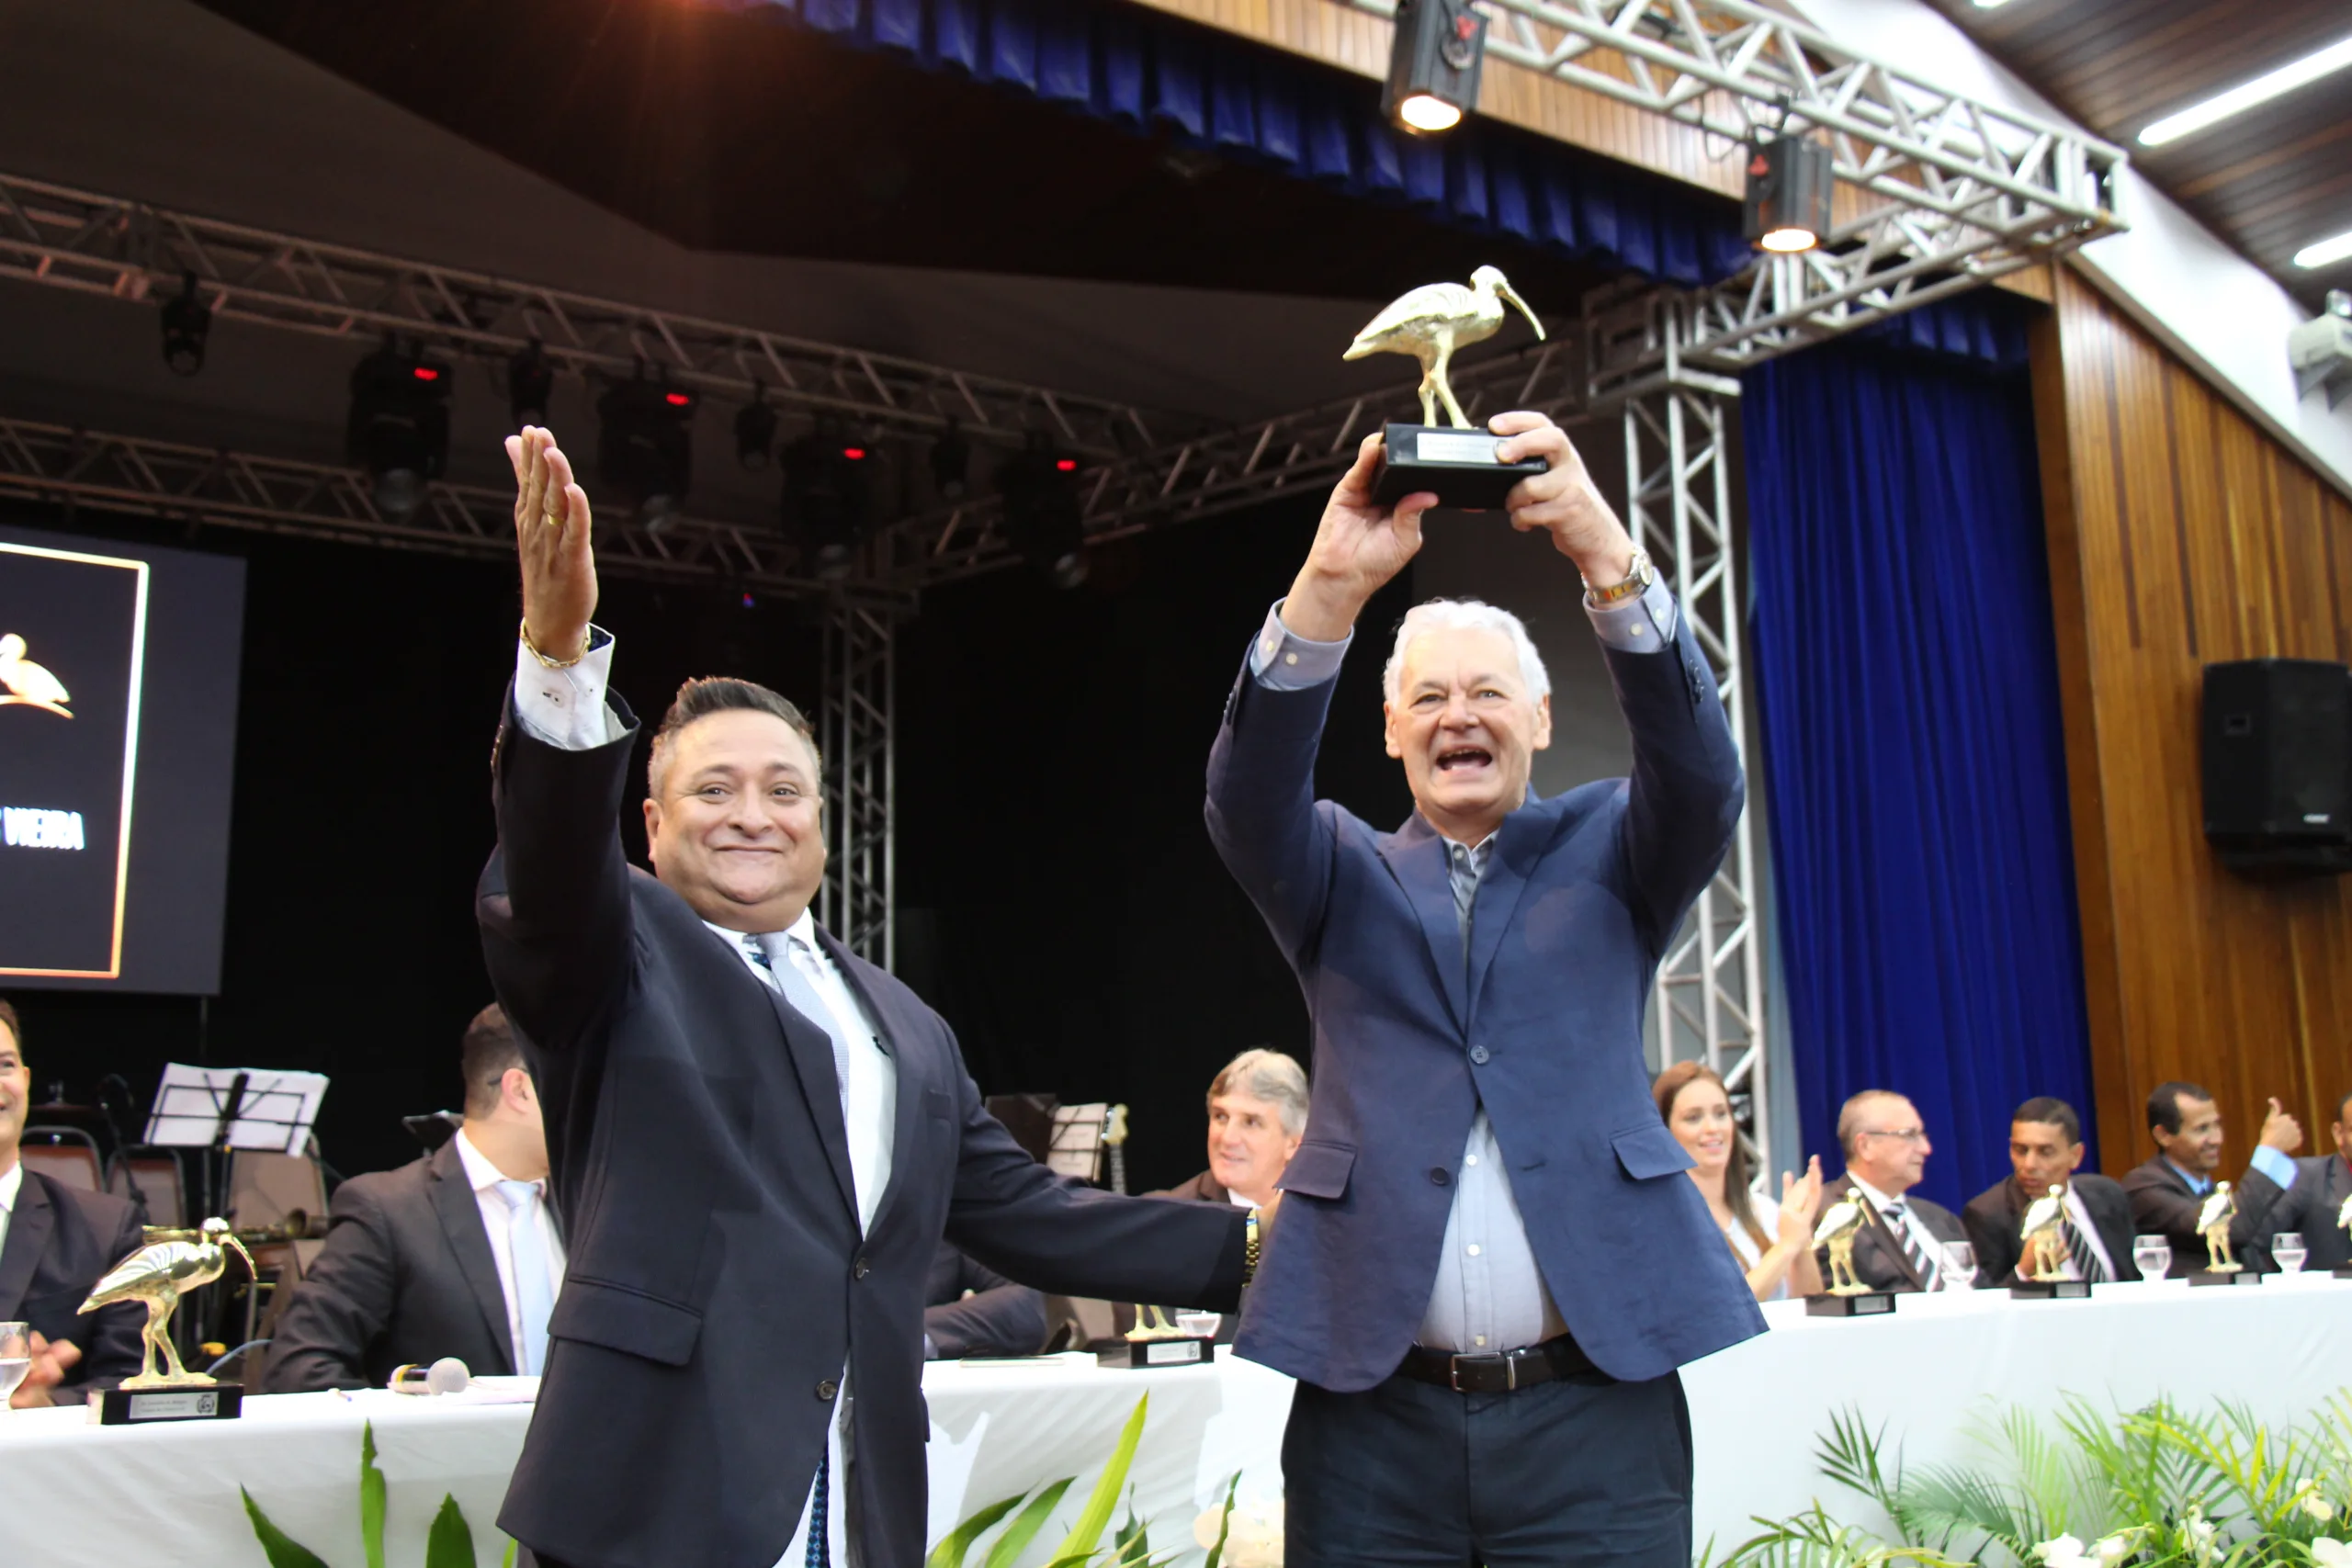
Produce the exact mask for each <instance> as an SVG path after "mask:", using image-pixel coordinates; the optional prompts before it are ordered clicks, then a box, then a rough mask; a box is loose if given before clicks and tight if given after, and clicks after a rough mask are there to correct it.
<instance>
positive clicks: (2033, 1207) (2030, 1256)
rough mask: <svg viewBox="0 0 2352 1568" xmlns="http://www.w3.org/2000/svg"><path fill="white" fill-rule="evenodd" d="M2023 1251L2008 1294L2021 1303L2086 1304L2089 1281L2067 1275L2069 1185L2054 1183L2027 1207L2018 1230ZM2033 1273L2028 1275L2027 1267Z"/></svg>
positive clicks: (2089, 1286)
mask: <svg viewBox="0 0 2352 1568" xmlns="http://www.w3.org/2000/svg"><path fill="white" fill-rule="evenodd" d="M2018 1239H2019V1240H2020V1241H2021V1242H2022V1243H2023V1246H2024V1250H2023V1251H2021V1252H2019V1253H2018V1277H2017V1280H2015V1282H2013V1283H2012V1284H2011V1285H2010V1286H2009V1295H2010V1296H2011V1297H2012V1298H2013V1299H2015V1300H2018V1301H2038V1302H2057V1301H2067V1302H2073V1301H2087V1300H2088V1299H2089V1298H2090V1293H2091V1285H2090V1281H2089V1280H2074V1279H2069V1278H2068V1277H2067V1275H2066V1184H2065V1183H2064V1182H2063V1181H2053V1182H2052V1183H2051V1184H2050V1190H2048V1191H2046V1192H2044V1193H2043V1194H2042V1195H2041V1197H2039V1198H2036V1199H2035V1200H2034V1201H2032V1202H2030V1203H2028V1204H2027V1205H2026V1206H2025V1219H2024V1221H2023V1223H2022V1224H2020V1225H2019V1227H2018ZM2028 1264H2031V1265H2032V1266H2033V1271H2032V1272H2031V1273H2028V1272H2027V1271H2026V1266H2027V1265H2028Z"/></svg>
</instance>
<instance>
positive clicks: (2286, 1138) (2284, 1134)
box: [2262, 1095, 2303, 1155]
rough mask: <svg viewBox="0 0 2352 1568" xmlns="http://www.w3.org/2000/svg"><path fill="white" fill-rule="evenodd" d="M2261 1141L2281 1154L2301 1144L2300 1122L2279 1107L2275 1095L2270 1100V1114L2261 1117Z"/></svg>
mask: <svg viewBox="0 0 2352 1568" xmlns="http://www.w3.org/2000/svg"><path fill="white" fill-rule="evenodd" d="M2262 1141H2263V1142H2264V1143H2266V1144H2268V1145H2270V1146H2271V1147H2272V1148H2274V1149H2277V1150H2278V1152H2279V1153H2280V1154H2283V1155H2290V1154H2293V1153H2294V1152H2295V1151H2296V1150H2297V1149H2300V1148H2301V1147H2302V1146H2303V1125H2302V1123H2301V1122H2298V1121H2296V1120H2295V1119H2294V1118H2293V1117H2292V1116H2290V1115H2288V1114H2287V1112H2286V1111H2284V1110H2283V1109H2281V1108H2280V1106H2279V1104H2278V1097H2277V1096H2276V1095H2273V1096H2272V1097H2271V1100H2270V1114H2269V1115H2267V1116H2266V1117H2264V1118H2263V1119H2262Z"/></svg>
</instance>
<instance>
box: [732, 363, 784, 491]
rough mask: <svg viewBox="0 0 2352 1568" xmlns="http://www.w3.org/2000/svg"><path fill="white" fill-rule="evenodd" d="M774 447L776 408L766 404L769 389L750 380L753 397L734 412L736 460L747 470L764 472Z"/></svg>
mask: <svg viewBox="0 0 2352 1568" xmlns="http://www.w3.org/2000/svg"><path fill="white" fill-rule="evenodd" d="M774 452H775V410H774V409H772V408H770V407H768V389H767V388H766V386H765V385H763V383H761V382H758V381H754V382H752V400H751V401H750V402H748V403H745V404H744V405H743V406H742V407H741V409H739V410H737V411H736V413H735V460H736V461H737V462H739V463H741V464H742V465H743V468H744V470H745V471H746V472H748V473H754V474H756V473H761V472H763V471H764V470H765V469H766V468H767V466H768V459H769V457H770V455H771V454H772V453H774Z"/></svg>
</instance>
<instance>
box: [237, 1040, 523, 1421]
mask: <svg viewBox="0 0 2352 1568" xmlns="http://www.w3.org/2000/svg"><path fill="white" fill-rule="evenodd" d="M460 1061H461V1062H462V1064H463V1068H464V1073H465V1081H466V1096H465V1125H463V1126H462V1127H460V1128H459V1129H458V1131H457V1133H456V1134H454V1135H453V1136H451V1138H450V1139H449V1141H448V1142H447V1143H446V1144H444V1145H441V1146H440V1147H439V1148H438V1149H436V1150H435V1151H434V1152H433V1153H432V1154H429V1155H427V1156H424V1158H422V1159H419V1160H415V1161H413V1162H412V1163H411V1164H408V1165H405V1166H402V1167H401V1168H400V1169H398V1170H386V1171H378V1172H375V1173H372V1174H369V1175H366V1176H355V1177H353V1178H352V1179H350V1180H348V1181H345V1183H344V1184H343V1185H342V1186H340V1187H338V1188H336V1189H335V1194H334V1210H333V1214H332V1218H331V1219H330V1221H329V1224H328V1229H327V1239H326V1245H325V1246H324V1247H322V1249H321V1251H320V1253H319V1256H318V1259H317V1261H316V1262H314V1263H312V1264H311V1269H310V1272H309V1273H307V1274H306V1275H305V1276H304V1277H303V1279H302V1282H301V1283H300V1284H299V1285H296V1286H295V1287H294V1290H293V1292H292V1294H291V1295H290V1296H289V1297H288V1301H287V1304H286V1310H285V1311H284V1312H283V1313H281V1314H279V1316H278V1320H277V1333H276V1335H275V1336H274V1337H273V1338H272V1339H271V1341H270V1349H269V1365H268V1369H267V1371H266V1372H265V1373H264V1376H263V1385H264V1388H265V1390H266V1392H267V1393H303V1392H306V1391H308V1390H311V1389H322V1388H367V1387H377V1388H380V1387H382V1386H383V1384H384V1382H385V1380H386V1379H387V1378H388V1377H390V1375H391V1371H392V1369H394V1368H395V1367H400V1366H406V1365H416V1366H424V1365H428V1364H430V1363H432V1362H434V1361H436V1360H439V1359H441V1358H442V1357H444V1356H455V1357H456V1358H457V1359H459V1360H461V1361H463V1362H465V1364H466V1366H467V1369H468V1370H469V1371H472V1372H474V1373H476V1374H478V1375H483V1376H500V1377H503V1376H506V1375H509V1374H512V1373H515V1372H525V1373H537V1372H538V1371H541V1370H542V1366H543V1363H544V1361H545V1359H546V1351H547V1333H548V1312H549V1309H550V1308H551V1307H552V1305H553V1304H554V1302H555V1298H556V1295H557V1293H558V1292H559V1291H560V1289H561V1285H562V1280H563V1239H562V1234H561V1231H560V1227H559V1226H558V1225H557V1224H556V1223H555V1218H554V1215H553V1214H552V1213H550V1212H549V1211H548V1205H547V1202H546V1192H547V1174H548V1145H547V1134H546V1131H545V1129H544V1126H543V1124H542V1122H541V1118H540V1112H539V1100H538V1096H537V1093H536V1092H535V1091H534V1089H533V1088H532V1085H531V1074H530V1071H529V1069H528V1068H527V1067H526V1066H525V1065H524V1061H523V1047H522V1044H521V1043H520V1042H519V1041H517V1040H516V1039H515V1031H514V1029H513V1028H512V1026H510V1025H509V1024H508V1023H507V1021H506V1015H505V1014H504V1013H503V1012H502V1011H500V1010H498V1009H497V1008H496V1007H489V1008H485V1009H483V1010H481V1013H480V1014H479V1015H478V1016H476V1018H475V1019H474V1021H473V1022H472V1023H471V1024H470V1025H469V1027H468V1028H467V1030H466V1036H465V1043H464V1046H463V1048H462V1051H461V1053H460Z"/></svg>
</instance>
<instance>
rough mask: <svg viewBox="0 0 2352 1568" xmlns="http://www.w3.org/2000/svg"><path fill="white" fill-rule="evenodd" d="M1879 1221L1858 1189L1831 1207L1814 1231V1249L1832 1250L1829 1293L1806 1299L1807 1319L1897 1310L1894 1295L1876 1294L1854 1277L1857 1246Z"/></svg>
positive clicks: (1867, 1315) (1864, 1315)
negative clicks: (1865, 1230) (1873, 1224)
mask: <svg viewBox="0 0 2352 1568" xmlns="http://www.w3.org/2000/svg"><path fill="white" fill-rule="evenodd" d="M1877 1218H1878V1214H1877V1212H1876V1211H1875V1210H1873V1209H1872V1208H1871V1201H1870V1200H1869V1199H1868V1198H1865V1197H1863V1196H1862V1193H1861V1190H1860V1188H1856V1189H1855V1190H1852V1191H1849V1192H1848V1193H1847V1194H1846V1196H1845V1197H1843V1198H1841V1199H1839V1200H1838V1201H1837V1202H1835V1203H1832V1204H1831V1205H1830V1206H1829V1211H1828V1213H1825V1214H1823V1215H1822V1216H1821V1223H1820V1224H1817V1225H1815V1227H1814V1232H1813V1245H1814V1246H1815V1247H1827V1248H1828V1249H1829V1293H1828V1294H1827V1295H1822V1296H1808V1297H1806V1298H1805V1303H1804V1314H1805V1315H1806V1316H1807V1317H1879V1316H1883V1315H1884V1314H1888V1313H1891V1312H1893V1311H1894V1292H1892V1291H1873V1290H1871V1288H1870V1287H1869V1286H1868V1285H1865V1284H1864V1283H1862V1281H1861V1280H1860V1279H1859V1278H1858V1277H1857V1276H1856V1275H1855V1273H1854V1243H1855V1241H1856V1240H1857V1239H1859V1238H1860V1235H1861V1234H1862V1231H1863V1230H1864V1228H1865V1227H1867V1226H1868V1225H1870V1224H1871V1222H1873V1221H1874V1220H1876V1219H1877Z"/></svg>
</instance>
